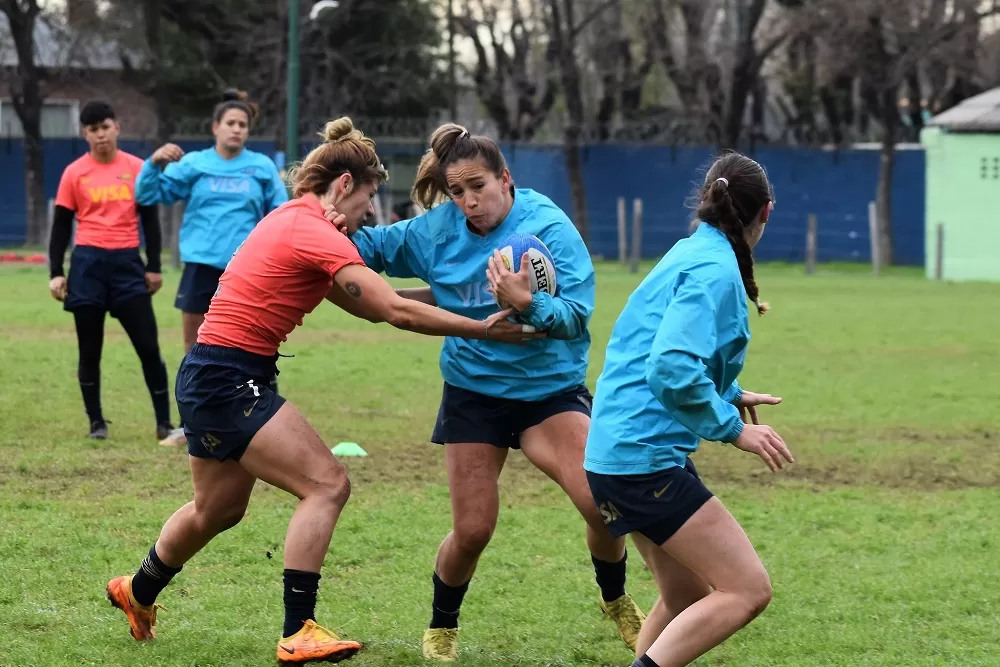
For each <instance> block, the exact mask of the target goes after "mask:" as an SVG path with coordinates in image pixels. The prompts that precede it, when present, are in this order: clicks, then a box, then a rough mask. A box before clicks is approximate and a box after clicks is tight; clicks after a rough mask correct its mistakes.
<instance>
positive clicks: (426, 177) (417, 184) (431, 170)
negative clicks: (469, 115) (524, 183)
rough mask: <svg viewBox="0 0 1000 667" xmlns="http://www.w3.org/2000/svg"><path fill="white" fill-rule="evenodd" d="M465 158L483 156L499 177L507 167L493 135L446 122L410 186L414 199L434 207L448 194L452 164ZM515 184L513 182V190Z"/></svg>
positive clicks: (432, 138) (479, 157)
mask: <svg viewBox="0 0 1000 667" xmlns="http://www.w3.org/2000/svg"><path fill="white" fill-rule="evenodd" d="M462 160H481V161H482V162H483V164H484V165H485V166H486V168H487V169H489V170H490V171H491V172H493V174H494V175H495V176H496V177H497V178H499V177H500V175H501V174H502V173H503V170H504V169H506V168H507V160H505V159H504V156H503V153H502V152H500V146H499V145H497V142H495V141H493V140H492V139H490V138H489V137H484V136H480V135H475V134H470V133H469V131H468V130H467V129H465V128H464V127H462V126H461V125H456V124H455V123H445V124H444V125H442V126H441V127H439V128H438V129H436V130H434V133H433V134H432V135H431V138H430V148H428V149H427V152H426V153H424V157H423V159H421V160H420V167H419V168H418V169H417V178H416V181H414V183H413V188H412V189H411V190H410V199H411V200H413V201H415V202H417V203H418V204H420V206H422V207H423V208H424V209H425V210H430V209H431V208H433V207H434V206H436V205H437V204H440V203H441V202H443V201H445V200H446V199H447V198H448V181H447V179H446V178H445V172H446V171H447V169H448V167H449V166H451V165H453V164H455V163H456V162H460V161H462ZM513 190H514V185H513V183H512V184H511V194H513Z"/></svg>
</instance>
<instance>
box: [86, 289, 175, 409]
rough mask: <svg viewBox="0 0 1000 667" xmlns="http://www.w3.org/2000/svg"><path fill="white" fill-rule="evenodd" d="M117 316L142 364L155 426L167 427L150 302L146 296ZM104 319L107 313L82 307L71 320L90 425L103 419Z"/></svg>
mask: <svg viewBox="0 0 1000 667" xmlns="http://www.w3.org/2000/svg"><path fill="white" fill-rule="evenodd" d="M116 314H117V315H118V321H119V322H121V324H122V328H124V329H125V333H126V334H128V337H129V340H131V341H132V347H134V348H135V352H136V354H137V355H138V356H139V361H140V362H141V363H142V374H143V376H144V377H145V379H146V387H147V388H148V389H149V394H150V398H152V401H153V409H154V411H155V412H156V422H157V424H165V423H168V422H169V421H170V399H169V388H168V386H167V366H166V364H164V362H163V357H162V356H161V355H160V342H159V338H158V332H157V329H156V315H155V314H154V313H153V301H152V298H151V297H149V296H145V295H143V296H138V297H136V298H134V299H132V300H130V301H128V302H126V303H125V304H123V305H122V306H121V307H120V308H119V309H118V311H117V312H116ZM106 315H107V311H105V310H104V309H103V308H96V307H83V308H79V309H77V310H74V311H73V318H74V320H75V321H76V340H77V344H78V346H79V350H80V361H79V365H78V367H77V377H78V378H79V380H80V390H81V392H82V393H83V403H84V407H85V408H86V410H87V416H88V417H89V418H90V421H92V422H94V421H102V420H103V419H104V415H103V414H102V412H101V353H102V351H103V349H104V319H105V316H106Z"/></svg>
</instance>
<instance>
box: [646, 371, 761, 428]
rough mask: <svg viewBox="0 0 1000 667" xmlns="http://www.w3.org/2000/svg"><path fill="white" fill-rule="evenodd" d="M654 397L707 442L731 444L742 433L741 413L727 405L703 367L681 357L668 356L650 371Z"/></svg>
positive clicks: (684, 425) (649, 382)
mask: <svg viewBox="0 0 1000 667" xmlns="http://www.w3.org/2000/svg"><path fill="white" fill-rule="evenodd" d="M646 381H647V383H648V384H649V388H650V389H651V390H652V392H653V395H654V396H656V398H657V400H659V401H660V403H662V404H663V406H664V407H665V408H667V410H669V411H670V413H671V416H672V417H673V418H674V419H675V420H676V421H677V423H679V424H680V425H681V426H683V427H684V428H686V429H687V430H689V431H691V432H692V433H694V434H695V435H697V436H698V437H700V438H702V439H704V440H713V441H721V442H732V441H733V440H735V439H736V438H737V437H738V436H739V434H740V432H741V431H742V430H743V428H742V427H743V422H742V420H741V419H740V415H739V410H737V408H736V407H735V406H734V405H732V404H731V403H727V402H726V401H725V400H724V399H723V398H722V396H720V395H719V393H718V392H717V391H716V390H715V385H714V384H712V381H711V380H710V379H709V378H708V377H707V376H706V375H705V373H704V367H703V365H701V364H700V363H697V362H696V360H695V359H693V358H692V357H689V356H688V355H686V354H682V353H668V354H666V355H663V356H661V357H659V358H657V360H656V362H654V363H652V364H650V365H649V366H648V367H647V376H646Z"/></svg>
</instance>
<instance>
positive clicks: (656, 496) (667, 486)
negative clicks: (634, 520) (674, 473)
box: [653, 480, 674, 498]
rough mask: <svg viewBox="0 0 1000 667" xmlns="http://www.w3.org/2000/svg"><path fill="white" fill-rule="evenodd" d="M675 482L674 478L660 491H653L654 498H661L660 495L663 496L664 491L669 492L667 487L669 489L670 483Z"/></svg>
mask: <svg viewBox="0 0 1000 667" xmlns="http://www.w3.org/2000/svg"><path fill="white" fill-rule="evenodd" d="M673 483H674V480H670V481H669V482H667V485H666V486H665V487H663V488H662V489H660V490H659V491H653V497H654V498H659V497H660V496H662V495H663V494H664V493H666V492H667V489H669V488H670V485H671V484H673Z"/></svg>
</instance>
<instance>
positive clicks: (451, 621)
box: [430, 572, 469, 628]
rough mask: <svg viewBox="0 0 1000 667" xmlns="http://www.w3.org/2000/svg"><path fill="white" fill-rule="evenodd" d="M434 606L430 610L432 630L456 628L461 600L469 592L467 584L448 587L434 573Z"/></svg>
mask: <svg viewBox="0 0 1000 667" xmlns="http://www.w3.org/2000/svg"><path fill="white" fill-rule="evenodd" d="M433 581H434V606H433V609H432V612H433V613H432V616H431V625H430V627H432V628H457V627H458V613H459V611H460V610H461V608H462V600H464V599H465V593H466V591H468V590H469V582H468V581H467V582H465V583H464V584H462V585H461V586H449V585H448V584H446V583H444V582H443V581H441V577H439V576H438V575H437V572H435V573H434V579H433Z"/></svg>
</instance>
